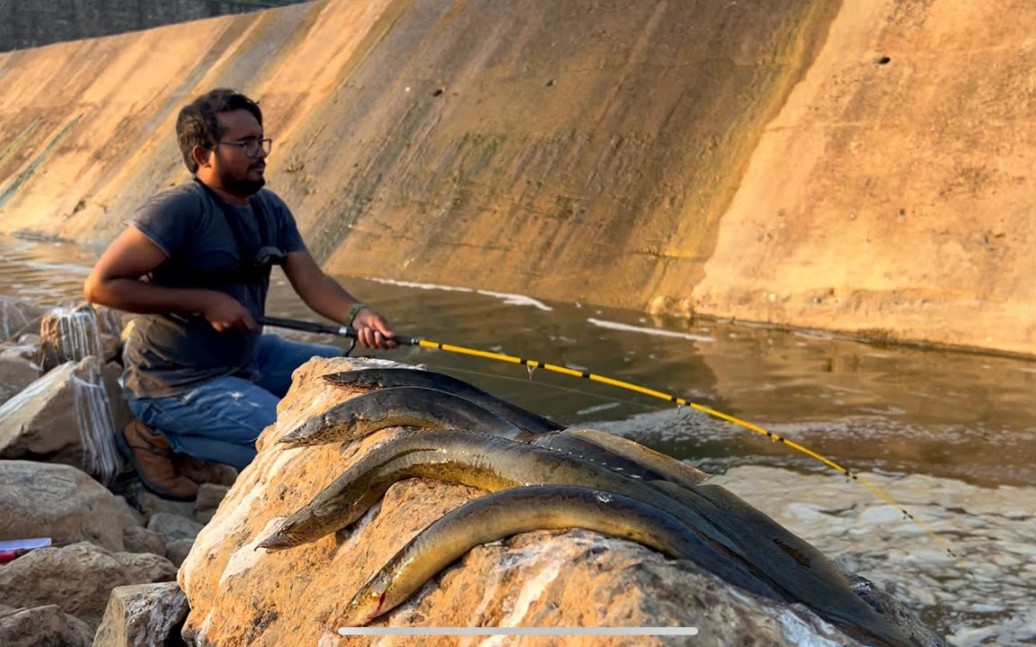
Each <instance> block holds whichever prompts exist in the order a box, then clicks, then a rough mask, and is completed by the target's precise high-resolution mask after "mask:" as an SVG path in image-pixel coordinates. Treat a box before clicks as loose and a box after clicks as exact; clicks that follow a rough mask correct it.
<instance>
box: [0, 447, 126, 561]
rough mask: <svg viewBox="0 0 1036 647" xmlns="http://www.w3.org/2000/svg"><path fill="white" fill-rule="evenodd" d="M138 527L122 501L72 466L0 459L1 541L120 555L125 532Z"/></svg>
mask: <svg viewBox="0 0 1036 647" xmlns="http://www.w3.org/2000/svg"><path fill="white" fill-rule="evenodd" d="M140 525H141V524H140V523H139V521H137V520H136V519H134V517H133V515H132V513H131V512H130V511H129V509H128V506H127V505H126V502H125V501H124V500H123V499H121V498H119V497H117V496H115V495H114V494H112V493H111V492H110V491H109V490H108V489H107V488H105V487H104V486H102V485H101V484H100V483H98V482H97V481H95V480H93V479H92V478H90V477H89V476H88V475H87V474H85V473H83V472H82V471H80V470H78V469H76V468H74V467H70V466H68V465H57V464H49V463H36V462H33V461H12V460H0V540H5V539H26V538H29V537H50V538H51V539H52V540H53V542H54V543H55V544H69V543H75V542H80V541H89V542H93V543H94V544H97V545H98V546H103V547H104V548H107V549H108V550H113V551H121V550H123V547H124V543H123V535H124V534H125V533H126V530H127V528H130V527H134V526H135V527H140Z"/></svg>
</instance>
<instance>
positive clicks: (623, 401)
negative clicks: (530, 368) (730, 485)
mask: <svg viewBox="0 0 1036 647" xmlns="http://www.w3.org/2000/svg"><path fill="white" fill-rule="evenodd" d="M425 365H426V366H433V367H437V368H439V369H440V370H441V371H443V372H446V373H450V372H453V373H463V374H465V375H478V376H479V377H484V378H486V379H492V380H506V381H508V382H515V383H518V384H524V385H528V384H529V380H527V379H523V378H520V377H514V376H511V375H501V374H499V373H487V372H486V371H474V370H471V369H464V368H458V367H456V366H451V365H449V364H433V363H430V362H426V363H425ZM532 384H533V385H535V386H542V387H549V388H550V389H551V390H554V391H564V392H565V393H573V394H575V395H581V396H584V397H587V398H595V399H597V400H603V401H604V402H610V403H613V404H615V406H622V405H627V406H632V407H639V408H641V409H644V410H645V411H650V410H651V407H649V406H648V405H646V404H644V403H643V402H638V401H636V400H633V399H627V398H616V397H612V396H608V395H601V394H600V393H594V392H592V391H583V390H582V389H573V388H571V387H568V386H561V385H560V384H551V383H548V382H532Z"/></svg>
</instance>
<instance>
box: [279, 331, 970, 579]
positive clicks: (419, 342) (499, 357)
mask: <svg viewBox="0 0 1036 647" xmlns="http://www.w3.org/2000/svg"><path fill="white" fill-rule="evenodd" d="M259 323H260V324H262V325H264V326H277V327H279V328H287V329H289V330H299V331H303V332H312V333H321V334H327V335H339V336H342V337H348V338H350V339H352V340H354V341H355V339H356V337H357V334H356V329H355V328H353V327H351V326H332V325H327V324H321V323H315V322H310V321H299V320H297V319H281V318H278V317H260V318H259ZM392 339H393V340H394V341H395V342H396V343H397V344H399V345H401V346H418V347H420V348H428V349H432V350H441V351H446V352H448V353H458V354H460V355H469V356H472V357H481V358H484V359H491V360H496V361H500V362H507V363H510V364H519V365H521V366H526V367H528V368H529V369H530V371H531V369H536V368H542V369H544V370H546V371H551V372H553V373H561V374H562V375H569V376H572V377H578V378H583V379H587V380H590V381H591V382H599V383H601V384H608V385H610V386H614V387H618V388H620V389H626V390H628V391H634V392H636V393H640V394H643V395H648V396H651V397H654V398H659V399H661V400H666V401H668V402H672V403H673V404H675V405H677V406H687V407H690V408H691V409H694V410H695V411H700V412H701V413H704V414H706V415H709V416H712V417H714V418H718V419H720V420H723V421H725V422H729V423H732V424H735V425H737V426H739V427H742V428H744V429H747V430H749V431H752V432H754V433H757V434H759V435H761V436H766V437H767V438H769V439H770V440H772V441H774V442H778V443H781V444H782V445H786V446H788V447H790V448H792V449H794V450H796V451H799V452H801V453H803V454H806V455H807V456H809V457H810V458H813V459H816V460H818V461H820V462H821V463H823V464H825V465H827V466H828V467H830V468H832V469H834V470H836V471H838V472H841V473H842V474H844V475H845V477H846V480H853V481H856V482H857V483H860V484H861V485H863V486H864V487H866V488H867V489H868V490H870V491H871V492H872V493H873V494H874V495H875V496H877V497H878V498H879V499H881V500H882V501H884V502H885V503H888V504H889V505H891V506H892V507H894V508H896V509H897V510H899V511H900V512H902V513H903V516H904V518H906V519H909V520H910V521H912V522H914V523H915V524H917V526H918V527H920V528H921V530H923V531H924V532H925V533H926V534H927V535H928V536H929V537H931V538H933V539H934V540H935V541H936V542H937V543H938V544H940V545H942V547H943V548H944V549H945V550H946V553H947V554H948V555H949V556H951V557H953V558H954V559H956V560H957V561H958V563H959V561H960V560H959V558H958V557H957V554H956V553H954V552H953V548H952V547H951V546H950V544H949V542H947V541H946V540H945V539H943V538H942V537H941V536H939V535H937V534H935V532H933V531H932V530H930V529H929V528H927V527H926V526H925V525H924V524H923V523H921V520H919V519H918V518H917V517H915V516H914V515H913V514H911V513H910V512H909V511H908V510H907V509H906V508H905V507H903V506H902V505H901V504H899V503H898V502H897V501H896V500H895V499H893V498H892V497H891V496H889V495H888V494H886V493H885V491H884V490H882V489H881V488H879V487H878V486H877V485H875V484H873V483H871V482H870V481H869V480H867V479H865V478H863V477H862V476H860V475H859V474H856V473H855V472H853V471H851V470H850V469H848V468H846V467H842V466H841V465H839V464H838V463H836V462H834V461H833V460H831V459H829V458H827V457H826V456H824V455H822V454H820V453H818V452H815V451H813V450H812V449H809V448H808V447H805V446H804V445H800V444H799V443H797V442H795V441H793V440H791V439H789V438H785V437H784V436H781V435H779V434H775V433H773V432H772V431H769V430H767V429H764V428H762V427H760V426H759V425H756V424H753V423H751V422H748V421H746V420H741V419H740V418H736V417H734V416H732V415H730V414H727V413H723V412H722V411H718V410H716V409H713V408H712V407H708V406H705V405H703V404H698V403H696V402H691V401H689V400H685V399H684V398H681V397H678V396H675V395H672V394H669V393H664V392H662V391H657V390H655V389H650V388H647V387H644V386H640V385H639V384H634V383H632V382H626V381H624V380H617V379H614V378H610V377H607V376H604V375H598V374H596V373H591V372H589V371H579V370H575V369H571V368H568V367H567V366H559V365H557V364H548V363H546V362H540V361H537V360H532V359H526V358H523V357H516V356H514V355H506V354H504V353H494V352H491V351H485V350H478V349H476V348H467V347H464V346H455V345H453V344H444V343H442V342H438V341H432V340H430V339H423V338H421V337H407V336H405V335H396V336H395V337H393V338H392Z"/></svg>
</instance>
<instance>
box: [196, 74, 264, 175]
mask: <svg viewBox="0 0 1036 647" xmlns="http://www.w3.org/2000/svg"><path fill="white" fill-rule="evenodd" d="M234 110H247V111H248V112H250V113H252V115H253V116H254V117H255V118H256V120H257V121H258V122H259V125H260V126H262V125H263V113H262V111H261V110H260V109H259V104H258V103H256V102H255V101H252V100H251V99H249V98H248V97H246V96H245V95H243V94H241V93H240V92H237V91H236V90H229V89H227V88H217V89H215V90H209V91H208V92H206V93H205V94H203V95H201V96H200V97H198V98H197V99H195V100H194V101H192V102H191V103H189V104H187V105H186V106H184V107H183V108H182V109H181V110H180V114H179V115H178V116H177V117H176V140H177V142H179V144H180V153H181V154H182V155H183V163H184V164H186V165H187V170H188V171H190V172H191V174H194V173H196V172H197V171H198V164H197V162H195V161H194V159H193V157H192V155H191V152H192V151H193V150H194V147H195V146H201V147H202V148H206V149H208V150H212V149H214V148H215V147H216V142H218V141H219V140H220V138H221V137H222V136H223V129H222V128H220V126H219V121H218V120H217V119H216V115H218V114H219V113H221V112H232V111H234Z"/></svg>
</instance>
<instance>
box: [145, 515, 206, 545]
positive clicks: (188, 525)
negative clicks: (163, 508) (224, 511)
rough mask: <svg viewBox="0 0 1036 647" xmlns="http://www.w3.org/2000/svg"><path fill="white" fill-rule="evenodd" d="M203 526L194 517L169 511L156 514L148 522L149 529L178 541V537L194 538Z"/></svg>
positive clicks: (170, 539)
mask: <svg viewBox="0 0 1036 647" xmlns="http://www.w3.org/2000/svg"><path fill="white" fill-rule="evenodd" d="M203 527H204V526H203V525H202V524H200V523H198V522H197V521H195V520H194V519H188V518H186V517H181V516H180V515H176V514H169V513H167V512H159V513H157V514H154V515H152V516H151V518H150V519H148V522H147V529H148V530H151V531H153V532H157V533H158V534H160V535H162V536H163V537H165V539H166V541H176V540H177V539H191V540H193V539H194V538H195V537H197V536H198V533H199V532H201V529H202V528H203Z"/></svg>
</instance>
